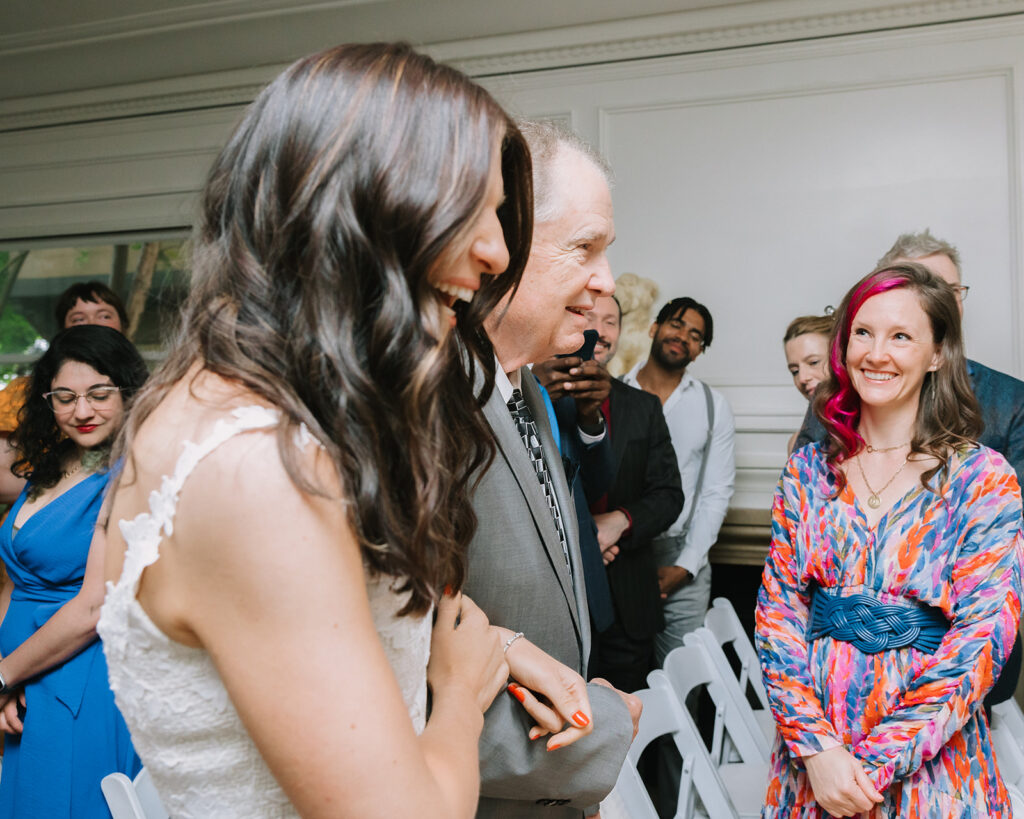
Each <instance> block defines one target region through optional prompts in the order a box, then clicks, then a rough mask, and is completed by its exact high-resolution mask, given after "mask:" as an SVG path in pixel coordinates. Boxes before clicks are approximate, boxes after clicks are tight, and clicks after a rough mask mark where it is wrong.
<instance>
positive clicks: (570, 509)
mask: <svg viewBox="0 0 1024 819" xmlns="http://www.w3.org/2000/svg"><path fill="white" fill-rule="evenodd" d="M521 373H522V385H523V397H524V398H525V399H526V405H527V406H528V407H529V408H530V412H532V413H533V417H534V418H535V419H543V423H541V421H540V420H538V422H537V433H538V434H539V435H540V443H541V446H542V447H544V454H545V456H546V457H545V462H546V463H547V465H548V471H549V472H550V473H551V483H552V485H553V486H554V489H555V501H556V502H557V503H558V508H559V511H561V513H562V525H563V526H564V527H565V538H566V546H567V547H568V549H569V561H570V564H571V566H572V578H571V581H570V578H569V576H568V574H569V573H568V572H567V571H566V569H565V555H563V554H562V544H561V543H559V542H558V535H557V533H556V532H555V527H554V525H553V524H552V525H551V526H549V527H547V529H544V530H542V531H544V532H545V534H548V533H549V532H550V533H551V536H550V537H546V538H545V546H546V547H547V549H548V554H549V555H551V556H552V560H554V561H555V565H556V566H557V567H558V570H559V572H558V580H559V582H560V583H561V584H562V587H563V589H564V588H567V587H568V588H571V595H570V596H569V599H570V603H571V606H570V607H571V610H572V620H573V624H574V625H575V626H576V634H577V636H578V637H579V640H580V647H581V653H582V657H583V663H584V665H585V664H586V662H587V657H588V656H589V654H590V618H589V617H580V612H581V611H584V612H585V611H588V609H587V588H586V585H585V580H584V576H583V562H582V558H581V557H580V551H579V543H580V534H579V521H578V520H577V518H576V504H575V503H573V500H572V495H571V494H570V490H569V485H568V484H567V483H566V480H565V470H564V469H563V468H562V459H561V458H560V457H559V454H558V453H559V450H558V447H557V446H556V445H555V439H554V436H553V434H552V430H551V425H550V424H549V423H548V415H547V407H546V406H545V404H544V398H543V397H542V396H541V394H540V387H539V386H538V385H537V380H536V379H535V378H534V377H533V373H532V372H530V370H528V369H527V368H525V367H524V368H523V369H522V371H521ZM568 434H572V431H571V430H570V431H569V433H568ZM519 446H520V449H524V452H525V448H524V447H523V446H522V441H521V440H520V444H519ZM531 468H532V464H531ZM534 485H536V477H535V478H534ZM544 508H545V510H547V504H546V503H545V504H544ZM547 519H548V520H549V521H550V520H551V512H550V510H547ZM555 555H557V558H558V559H557V560H555ZM570 582H571V587H570V586H569V584H570Z"/></svg>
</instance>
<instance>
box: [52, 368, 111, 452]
mask: <svg viewBox="0 0 1024 819" xmlns="http://www.w3.org/2000/svg"><path fill="white" fill-rule="evenodd" d="M114 386H115V385H114V382H113V381H111V380H110V378H109V377H108V376H105V375H101V374H100V373H98V372H97V371H96V370H94V369H93V368H92V367H90V366H89V365H88V364H83V363H82V362H81V361H65V362H64V364H62V365H61V368H60V369H59V370H57V375H56V376H54V379H53V381H51V382H50V391H51V392H58V391H69V392H68V395H67V398H68V399H69V401H68V403H65V402H64V401H62V400H61V396H60V395H59V394H58V395H57V396H51V397H50V405H51V407H53V416H54V419H55V420H56V422H57V428H58V429H60V431H61V432H63V433H64V434H65V435H66V436H67V437H68V438H70V439H71V440H72V441H74V443H75V444H77V445H78V447H79V448H80V449H90V448H92V447H95V446H99V445H100V444H102V443H103V442H104V441H106V440H107V439H108V438H110V436H111V435H113V434H114V433H115V432H117V430H118V429H119V428H120V426H121V421H122V419H123V418H124V401H123V399H122V397H121V393H120V392H119V391H117V390H104V389H103V388H104V387H114ZM90 391H93V392H92V394H91V396H90V397H89V398H86V397H85V395H86V394H87V393H89V392H90ZM71 393H78V396H79V397H75V398H73V399H71V396H70V394H71Z"/></svg>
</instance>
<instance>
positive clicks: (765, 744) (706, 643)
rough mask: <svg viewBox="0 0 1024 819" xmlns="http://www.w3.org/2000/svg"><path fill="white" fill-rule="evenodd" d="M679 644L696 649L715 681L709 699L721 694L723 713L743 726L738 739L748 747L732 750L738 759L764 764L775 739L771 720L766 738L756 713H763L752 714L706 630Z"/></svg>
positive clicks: (693, 632) (709, 631)
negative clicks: (699, 650)
mask: <svg viewBox="0 0 1024 819" xmlns="http://www.w3.org/2000/svg"><path fill="white" fill-rule="evenodd" d="M683 644H684V645H698V644H699V645H700V647H701V649H703V651H704V653H705V655H706V657H707V659H708V661H709V662H710V663H711V667H712V670H713V671H714V672H715V675H716V677H717V679H716V681H715V687H714V691H713V692H712V696H714V694H715V692H718V691H721V693H722V695H724V697H725V698H726V701H727V710H726V713H727V714H729V715H731V716H733V717H734V718H735V719H736V720H739V721H740V722H742V723H743V726H744V729H745V730H744V731H743V732H742V735H741V736H739V737H738V739H739V740H740V741H741V742H744V743H746V742H747V740H748V739H749V744H748V745H746V746H745V747H743V748H737V749H736V750H737V751H738V752H739V754H740V757H741V759H742V760H743V761H744V762H756V761H761V762H768V761H769V760H770V759H771V753H772V747H771V743H772V742H773V741H774V739H775V722H774V720H771V734H770V736H769V735H766V733H765V729H764V726H763V725H762V721H761V720H759V719H758V717H757V715H758V713H761V714H764V713H766V712H764V711H755V710H754V708H753V707H752V706H751V705H750V701H749V700H748V699H747V697H746V694H745V693H744V691H743V690H742V689H741V688H740V685H739V680H737V679H736V677H735V676H734V675H733V670H732V666H731V665H729V658H728V657H726V656H725V652H724V651H722V647H721V646H720V645H719V643H718V640H717V639H715V635H714V634H713V633H712V632H711V630H710V629H708V628H704V627H702V628H699V629H697V630H696V631H692V632H690V633H689V634H687V635H686V636H685V637H684V638H683ZM767 714H768V717H769V719H771V712H770V711H768V712H767ZM733 738H737V737H736V736H735V733H733V734H732V735H731V736H730V739H733Z"/></svg>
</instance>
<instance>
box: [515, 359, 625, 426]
mask: <svg viewBox="0 0 1024 819" xmlns="http://www.w3.org/2000/svg"><path fill="white" fill-rule="evenodd" d="M533 374H534V375H535V376H537V379H538V380H539V381H540V383H541V384H542V385H543V386H544V389H546V390H547V391H548V395H550V396H551V400H552V401H557V400H558V399H559V398H562V397H564V396H566V395H571V396H572V397H573V398H575V399H576V412H577V415H578V416H579V422H580V425H581V426H584V427H588V426H589V427H594V426H597V425H599V424H600V423H601V404H603V403H604V402H605V399H606V398H607V397H608V393H609V392H611V388H612V377H611V376H610V375H609V374H608V371H607V370H606V369H605V368H604V367H602V366H601V365H600V364H598V363H597V362H596V361H583V360H582V359H581V358H580V357H579V356H575V355H571V356H568V357H567V358H552V359H549V360H548V361H542V362H541V363H539V364H534V365H533Z"/></svg>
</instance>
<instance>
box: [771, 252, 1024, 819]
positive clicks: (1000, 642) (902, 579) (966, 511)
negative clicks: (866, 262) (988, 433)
mask: <svg viewBox="0 0 1024 819" xmlns="http://www.w3.org/2000/svg"><path fill="white" fill-rule="evenodd" d="M835 319H836V332H835V335H834V337H833V339H832V344H831V348H830V351H829V371H830V372H829V378H828V379H827V380H825V381H824V382H822V383H821V384H820V385H819V386H818V388H817V390H816V392H815V401H814V404H815V411H816V412H817V414H818V415H819V417H820V418H821V420H822V422H823V424H824V425H825V428H826V430H827V432H828V440H827V441H826V442H825V443H823V444H815V445H812V446H809V447H805V448H803V449H801V450H799V451H797V452H796V453H794V454H793V455H792V457H791V458H790V459H789V462H788V463H787V464H786V468H785V470H784V472H783V474H782V477H781V480H780V482H779V488H778V490H777V491H776V494H775V501H774V505H773V510H772V544H771V552H770V555H769V558H768V562H767V564H766V566H765V570H764V578H763V584H762V587H761V590H760V593H759V595H758V605H757V643H758V651H759V654H760V658H761V664H762V668H763V672H764V679H765V684H766V686H767V688H768V692H769V699H770V702H771V708H772V713H773V715H774V716H775V720H776V723H777V725H778V736H779V738H778V740H777V742H776V746H775V749H774V753H773V759H772V774H773V775H772V778H771V781H770V783H769V786H768V793H767V796H766V799H765V808H764V812H763V814H762V815H763V816H764V817H783V816H785V817H824V816H827V815H831V816H854V815H858V814H859V815H864V816H868V817H872V819H875V818H876V817H877V818H879V819H880V817H932V818H933V819H940V818H941V819H955V818H956V817H978V816H986V817H1009V816H1010V809H1009V807H1008V805H1009V799H1008V798H1007V793H1006V788H1005V787H1004V785H1003V782H1002V780H1001V779H1000V776H999V772H998V768H997V766H996V761H995V758H994V756H993V753H992V747H991V743H990V736H989V727H988V723H987V721H986V719H985V716H984V713H983V711H982V709H981V701H982V698H983V697H984V695H985V693H986V692H987V691H988V689H989V688H990V687H991V685H992V683H993V681H994V680H995V678H996V676H997V675H998V673H999V670H1000V668H1001V667H1002V664H1003V663H1004V662H1005V660H1006V657H1007V655H1008V654H1009V652H1010V648H1011V647H1012V645H1013V639H1014V635H1015V634H1016V631H1017V624H1018V619H1019V617H1020V599H1021V593H1022V592H1021V576H1022V565H1024V539H1022V534H1021V499H1020V488H1019V486H1018V484H1017V478H1016V476H1015V474H1014V471H1013V469H1012V468H1011V467H1010V466H1009V465H1008V464H1007V462H1006V460H1005V459H1004V458H1003V457H1002V456H1001V455H999V454H998V453H997V452H995V451H993V450H990V449H988V448H986V447H984V446H980V445H979V444H977V443H976V441H977V436H978V434H979V431H980V428H981V422H980V414H979V410H978V405H977V403H976V401H975V399H974V396H973V394H972V392H971V388H970V382H969V381H968V377H967V372H966V367H965V363H964V353H963V344H962V340H961V334H960V314H959V311H958V310H957V306H956V298H955V294H954V292H953V290H952V289H951V288H950V287H949V285H948V284H946V283H945V282H943V281H942V280H941V279H939V278H938V277H937V276H934V275H933V274H932V273H930V272H929V271H928V270H927V269H926V268H924V267H922V266H920V265H917V264H899V265H894V266H891V267H886V268H882V269H879V270H876V271H874V272H872V273H870V274H869V275H868V276H866V277H865V278H863V279H862V280H861V281H860V282H858V283H857V284H856V285H855V286H854V287H853V288H852V289H851V290H850V292H849V293H847V294H846V297H845V298H844V299H843V302H842V304H841V306H840V307H839V310H838V311H837V313H836V316H835Z"/></svg>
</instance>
